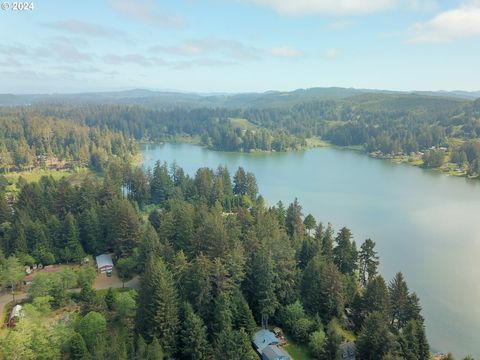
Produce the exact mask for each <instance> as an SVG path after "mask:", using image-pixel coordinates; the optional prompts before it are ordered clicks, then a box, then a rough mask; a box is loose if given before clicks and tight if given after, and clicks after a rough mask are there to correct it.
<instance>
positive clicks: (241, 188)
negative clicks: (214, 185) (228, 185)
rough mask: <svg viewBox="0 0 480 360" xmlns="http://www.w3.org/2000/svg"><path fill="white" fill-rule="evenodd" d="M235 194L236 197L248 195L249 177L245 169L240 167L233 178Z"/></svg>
mask: <svg viewBox="0 0 480 360" xmlns="http://www.w3.org/2000/svg"><path fill="white" fill-rule="evenodd" d="M233 183H234V187H233V192H234V193H235V194H236V195H246V194H247V175H246V173H245V169H244V168H242V167H239V168H238V170H237V171H236V172H235V175H234V176H233Z"/></svg>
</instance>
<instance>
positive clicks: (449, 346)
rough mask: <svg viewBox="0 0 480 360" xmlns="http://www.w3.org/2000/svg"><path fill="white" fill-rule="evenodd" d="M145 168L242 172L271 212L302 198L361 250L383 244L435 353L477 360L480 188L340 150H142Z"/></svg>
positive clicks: (385, 263)
mask: <svg viewBox="0 0 480 360" xmlns="http://www.w3.org/2000/svg"><path fill="white" fill-rule="evenodd" d="M142 152H143V155H144V165H145V166H146V167H153V165H154V163H155V161H157V160H161V161H162V162H163V161H167V162H168V163H171V162H173V161H177V163H178V164H179V165H180V166H181V167H183V168H184V169H185V171H186V172H187V173H189V174H190V175H194V174H195V171H196V169H197V168H198V167H202V166H208V167H211V168H216V167H217V166H218V165H219V164H224V165H226V166H228V168H229V169H230V171H231V173H232V175H233V173H234V171H235V170H236V168H237V167H238V166H243V167H244V168H245V169H246V170H248V171H252V172H253V173H255V175H256V177H257V181H258V185H259V189H260V193H261V194H262V195H263V196H264V197H265V198H266V200H267V202H268V204H269V205H273V204H275V203H277V202H278V201H279V200H282V201H283V202H284V203H285V204H288V203H290V202H292V201H293V199H294V198H295V197H298V199H299V200H300V202H301V204H302V205H303V209H304V214H305V215H306V214H308V213H312V214H313V215H314V216H315V218H316V219H317V220H319V221H322V222H324V223H325V224H326V223H328V222H331V223H332V225H333V226H334V227H335V229H336V230H338V229H339V228H340V227H342V226H344V225H346V226H348V227H349V228H350V229H351V230H352V232H353V234H354V236H355V240H356V241H357V246H359V244H360V243H361V242H362V241H363V240H364V239H366V238H371V239H372V240H373V241H375V242H376V244H377V250H378V252H379V255H380V261H381V265H380V271H381V273H382V275H383V276H384V277H385V278H386V280H387V281H389V280H390V279H391V278H392V277H393V275H394V274H395V273H396V272H397V271H402V272H403V274H404V275H405V277H406V279H407V282H408V285H409V287H410V289H411V290H412V291H415V292H417V294H418V295H419V296H420V299H421V301H422V306H423V314H424V316H425V318H426V325H427V332H428V336H429V339H430V344H431V346H432V348H433V349H434V350H436V351H444V352H446V351H451V352H453V353H454V354H455V355H456V356H457V357H460V356H464V355H467V354H471V355H473V356H475V357H476V358H479V357H480V261H479V259H480V181H468V180H466V179H463V178H455V177H449V176H446V175H440V174H437V173H434V172H430V171H426V170H422V169H419V168H416V167H411V166H408V165H396V164H392V163H390V162H388V161H383V160H376V159H371V158H369V157H367V156H365V155H363V154H360V153H357V152H352V151H346V150H339V149H334V148H317V149H313V150H309V151H305V152H290V153H277V154H238V153H224V152H215V151H210V150H206V149H203V148H201V147H198V146H193V145H188V144H165V145H145V146H144V147H143V149H142Z"/></svg>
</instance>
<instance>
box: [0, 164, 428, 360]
mask: <svg viewBox="0 0 480 360" xmlns="http://www.w3.org/2000/svg"><path fill="white" fill-rule="evenodd" d="M125 188H126V189H128V191H127V192H125V191H122V189H125ZM125 194H128V195H127V197H125ZM1 199H2V202H1V204H0V209H1V210H2V212H1V214H0V220H1V222H2V229H1V233H0V244H1V250H2V254H4V255H2V256H1V260H0V261H1V262H2V274H8V275H10V273H11V272H12V271H11V270H12V269H13V268H15V267H17V266H18V265H20V268H21V265H22V264H27V263H36V262H38V261H41V262H43V263H44V264H49V263H54V262H59V261H60V262H66V263H78V262H80V261H81V260H82V259H83V258H84V257H85V256H86V255H87V254H93V255H96V254H98V253H101V252H104V251H113V252H114V254H115V263H116V266H117V267H118V269H119V270H118V271H119V274H120V275H121V277H122V278H123V279H129V278H131V277H132V276H134V274H140V275H141V281H140V288H139V290H138V294H137V293H136V292H135V291H127V292H121V291H118V290H115V291H112V290H110V291H108V292H104V291H103V292H100V291H99V292H95V291H93V290H92V288H91V279H90V278H89V275H88V271H87V269H88V267H87V269H85V265H83V266H82V267H81V268H80V270H78V271H77V272H76V273H75V272H73V275H72V272H70V273H69V272H68V271H64V272H63V273H60V274H53V275H47V276H37V277H36V278H34V280H33V283H32V285H31V286H30V290H29V304H27V305H28V306H27V305H25V307H26V310H25V311H26V315H25V317H24V318H22V319H21V320H20V321H19V323H18V324H17V325H16V327H15V328H13V329H11V330H7V333H6V334H5V333H4V334H3V336H2V337H1V338H0V343H1V346H0V349H2V350H0V353H1V355H0V356H3V357H4V358H5V359H10V358H15V357H14V356H13V355H12V353H11V351H13V349H16V350H15V351H16V352H21V353H22V354H24V357H23V358H24V359H40V358H60V357H62V356H65V357H67V358H71V359H84V358H89V357H92V358H95V359H103V358H105V359H112V358H115V359H117V358H118V359H133V358H138V359H144V358H148V359H162V358H180V359H226V358H227V359H239V360H240V359H256V358H258V357H257V355H256V353H255V352H254V350H253V348H252V346H251V342H250V341H251V337H252V334H253V332H254V331H255V330H256V329H257V328H258V327H259V326H260V324H261V323H262V320H263V321H266V320H267V319H268V323H269V324H270V325H278V326H281V327H282V328H283V329H284V330H285V332H286V333H287V334H288V335H289V336H290V337H291V339H292V341H295V342H296V343H297V344H300V345H301V346H304V347H305V349H306V350H305V351H308V354H309V355H308V356H309V357H310V358H312V359H337V358H339V357H340V356H341V355H340V352H339V346H340V344H341V343H342V342H343V341H345V340H346V339H348V340H349V341H353V340H354V341H355V342H356V347H357V356H358V358H360V359H428V358H429V347H428V342H427V339H426V334H425V327H424V320H423V317H422V315H421V306H420V301H419V299H418V297H417V296H416V295H415V293H412V292H410V291H409V289H408V286H407V283H406V282H405V279H404V278H403V276H402V274H401V273H398V274H397V275H396V276H395V277H394V278H393V279H392V280H391V281H390V282H386V281H385V280H384V279H383V277H382V276H381V275H380V274H379V273H378V264H379V261H378V256H377V253H376V251H375V243H374V242H373V241H372V240H370V239H367V240H365V241H363V242H362V243H361V245H360V244H359V246H358V247H357V244H356V242H355V241H354V239H353V235H352V233H351V231H350V230H349V229H348V228H346V227H344V228H342V229H340V230H338V231H337V232H335V231H334V229H332V227H331V226H330V225H327V226H324V225H323V224H322V223H317V221H316V219H314V217H313V216H311V215H306V216H304V214H303V213H302V207H301V205H300V204H299V203H298V201H297V200H295V201H294V202H293V203H291V204H290V205H288V206H287V207H285V206H284V205H283V204H282V203H278V204H277V205H276V206H273V207H267V206H266V205H265V203H264V201H263V199H262V197H261V196H259V195H258V187H257V184H256V180H255V176H254V175H253V174H252V173H249V172H246V171H245V170H244V169H242V168H239V169H238V170H237V171H236V173H235V174H234V176H233V177H231V175H230V174H229V172H228V170H227V169H226V168H225V167H221V166H220V167H219V168H218V169H216V170H212V169H208V168H200V169H198V171H197V172H196V174H195V176H194V177H190V176H189V175H187V174H185V172H184V171H183V170H182V169H181V168H180V167H178V166H177V165H176V164H171V165H170V166H168V165H167V164H161V163H160V162H158V163H157V164H156V166H155V167H154V169H152V170H151V171H146V172H145V171H143V170H142V169H140V168H132V167H130V166H127V165H126V166H120V165H118V164H116V165H112V166H110V167H109V168H108V170H106V172H105V175H104V177H103V180H99V179H98V178H87V179H85V180H84V181H83V183H82V184H80V185H76V186H73V185H71V184H69V182H68V181H67V180H65V179H62V180H60V181H57V180H53V179H51V178H43V179H41V181H40V182H39V183H32V184H24V185H23V186H22V188H21V190H20V194H19V196H18V201H17V202H16V203H15V204H14V205H13V210H14V211H13V213H12V212H11V211H10V209H9V207H8V205H7V204H6V202H5V200H4V197H2V198H1ZM75 274H76V275H75ZM4 278H7V277H6V276H4ZM89 279H90V280H89ZM17 281H18V280H17ZM73 283H78V284H79V285H78V286H81V291H80V293H70V292H67V291H66V289H68V288H69V287H71V286H74V285H72V284H73ZM69 284H70V285H69ZM72 306H73V307H74V308H76V309H78V310H77V311H73V312H72V311H71V308H72ZM55 309H57V310H55ZM58 309H60V310H62V311H64V312H65V313H66V314H68V321H63V320H58V321H53V322H52V321H47V320H46V319H47V318H48V317H49V314H51V311H52V310H53V311H58ZM68 309H70V310H68ZM32 321H33V323H38V324H42V325H37V326H40V327H39V328H38V329H39V330H38V331H35V332H34V334H35V335H34V336H26V335H25V334H26V329H28V327H29V326H32ZM47 324H48V325H47ZM40 329H41V331H40ZM147 354H149V355H147Z"/></svg>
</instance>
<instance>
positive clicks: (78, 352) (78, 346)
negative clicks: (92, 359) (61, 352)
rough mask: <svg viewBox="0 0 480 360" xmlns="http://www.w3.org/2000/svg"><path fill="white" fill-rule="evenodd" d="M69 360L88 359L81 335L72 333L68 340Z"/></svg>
mask: <svg viewBox="0 0 480 360" xmlns="http://www.w3.org/2000/svg"><path fill="white" fill-rule="evenodd" d="M69 352H70V357H69V358H70V359H72V360H87V359H88V358H89V355H88V350H87V345H85V340H83V337H82V335H80V334H79V333H78V332H76V331H75V332H74V333H73V335H72V337H71V338H70V351H69Z"/></svg>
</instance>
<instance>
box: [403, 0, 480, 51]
mask: <svg viewBox="0 0 480 360" xmlns="http://www.w3.org/2000/svg"><path fill="white" fill-rule="evenodd" d="M477 36H478V37H480V1H474V2H471V3H469V4H464V5H462V6H460V7H459V8H456V9H452V10H448V11H444V12H442V13H440V14H438V15H436V16H435V17H434V18H433V19H431V20H429V21H427V22H423V23H422V22H419V23H416V24H415V25H413V26H412V27H411V28H410V29H409V31H408V42H410V43H442V42H451V41H454V40H457V39H465V38H472V37H477Z"/></svg>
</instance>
